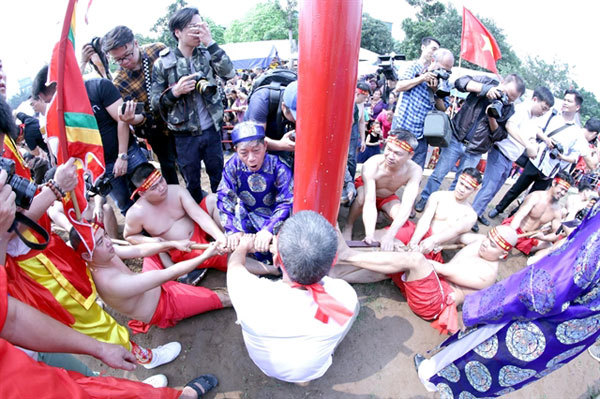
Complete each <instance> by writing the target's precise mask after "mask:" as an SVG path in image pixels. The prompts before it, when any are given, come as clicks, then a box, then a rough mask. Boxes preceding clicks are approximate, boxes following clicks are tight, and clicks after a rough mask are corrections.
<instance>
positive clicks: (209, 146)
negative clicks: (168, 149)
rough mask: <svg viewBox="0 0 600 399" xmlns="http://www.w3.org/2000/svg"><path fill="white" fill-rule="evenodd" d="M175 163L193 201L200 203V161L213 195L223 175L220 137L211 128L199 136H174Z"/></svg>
mask: <svg viewBox="0 0 600 399" xmlns="http://www.w3.org/2000/svg"><path fill="white" fill-rule="evenodd" d="M175 147H176V151H177V163H178V164H179V170H180V171H181V174H182V175H183V178H184V179H185V183H186V187H187V189H188V191H189V192H190V194H191V195H192V197H193V198H194V200H195V201H196V202H198V203H200V201H202V187H201V186H200V173H201V171H202V165H201V163H202V161H204V166H205V168H206V173H208V178H209V180H210V189H211V191H212V192H213V193H214V192H216V191H217V187H219V183H220V182H221V176H222V174H223V146H222V145H221V135H220V134H219V133H218V132H217V131H216V130H215V128H214V127H213V126H211V127H209V128H208V129H205V130H203V131H202V134H201V135H199V136H192V135H191V134H190V135H183V134H176V135H175Z"/></svg>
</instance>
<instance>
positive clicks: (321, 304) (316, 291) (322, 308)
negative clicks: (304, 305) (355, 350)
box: [275, 254, 354, 326]
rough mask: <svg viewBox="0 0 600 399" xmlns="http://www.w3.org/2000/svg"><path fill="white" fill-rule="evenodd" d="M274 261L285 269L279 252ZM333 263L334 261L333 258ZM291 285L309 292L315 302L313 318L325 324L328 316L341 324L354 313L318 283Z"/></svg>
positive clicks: (294, 283)
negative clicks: (315, 311) (315, 309)
mask: <svg viewBox="0 0 600 399" xmlns="http://www.w3.org/2000/svg"><path fill="white" fill-rule="evenodd" d="M336 259H337V256H336ZM275 262H276V263H277V265H278V266H279V267H281V268H282V269H283V270H285V267H284V266H283V260H282V259H281V256H280V255H279V254H277V257H276V258H275ZM333 263H335V260H334V261H333ZM286 273H287V271H286ZM291 286H292V288H304V289H306V290H307V291H308V292H310V294H311V295H312V297H313V300H314V301H315V303H316V304H317V313H315V319H317V320H319V321H320V322H322V323H325V324H327V323H328V322H329V318H330V317H331V318H332V319H333V320H335V321H336V322H337V323H338V324H339V325H341V326H342V325H344V324H345V323H346V322H347V321H348V320H349V319H350V318H351V317H352V316H353V315H354V312H353V311H350V310H348V308H346V307H345V306H344V305H342V304H341V303H340V302H339V301H338V300H337V299H335V298H334V297H332V296H331V295H329V294H328V293H327V292H326V291H325V287H323V286H322V285H321V284H319V283H314V284H309V285H304V284H300V283H296V282H292V283H291Z"/></svg>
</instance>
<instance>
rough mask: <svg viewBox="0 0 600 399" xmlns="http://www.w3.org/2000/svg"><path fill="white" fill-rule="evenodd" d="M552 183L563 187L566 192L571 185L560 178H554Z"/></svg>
mask: <svg viewBox="0 0 600 399" xmlns="http://www.w3.org/2000/svg"><path fill="white" fill-rule="evenodd" d="M554 183H556V184H559V185H561V186H563V187H564V188H566V189H567V190H568V189H570V188H571V185H570V184H569V182H568V181H566V180H563V179H561V178H560V177H555V178H554Z"/></svg>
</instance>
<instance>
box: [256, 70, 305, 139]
mask: <svg viewBox="0 0 600 399" xmlns="http://www.w3.org/2000/svg"><path fill="white" fill-rule="evenodd" d="M296 80H298V75H297V74H296V72H294V71H292V70H289V69H271V70H269V71H267V72H265V73H264V74H262V75H261V76H260V77H259V78H258V79H256V80H255V81H254V84H253V85H252V91H251V92H250V95H249V96H248V102H250V98H252V95H253V94H254V93H256V92H257V91H259V90H269V113H268V116H267V137H269V138H272V139H275V140H279V139H281V138H282V137H283V135H284V134H285V133H286V132H287V130H288V127H289V124H290V123H291V122H289V121H288V120H287V119H286V118H285V117H284V116H283V113H282V112H281V105H280V104H281V99H282V97H283V92H284V91H285V88H286V86H287V85H289V84H290V83H292V82H294V81H296Z"/></svg>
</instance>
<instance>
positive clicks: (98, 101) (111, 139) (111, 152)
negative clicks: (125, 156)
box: [85, 78, 133, 164]
mask: <svg viewBox="0 0 600 399" xmlns="http://www.w3.org/2000/svg"><path fill="white" fill-rule="evenodd" d="M85 89H86V90H87V93H88V97H89V99H90V103H91V104H92V110H93V111H94V116H95V117H96V123H98V129H99V130H100V136H101V138H102V147H103V149H104V162H105V163H106V164H109V163H113V162H115V161H116V160H117V155H118V154H119V139H118V133H117V121H115V120H114V119H113V118H112V116H110V114H109V113H108V111H107V110H106V108H107V107H109V106H110V105H112V104H114V102H115V101H117V100H119V99H120V98H121V93H120V92H119V90H118V89H117V88H116V87H115V85H114V84H113V83H112V82H111V81H110V80H108V79H100V78H97V79H90V80H87V81H86V82H85ZM130 143H133V139H132V137H131V134H130V135H129V143H128V147H129V144H130Z"/></svg>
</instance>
